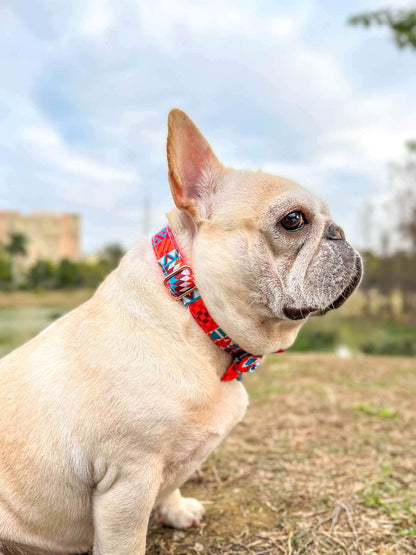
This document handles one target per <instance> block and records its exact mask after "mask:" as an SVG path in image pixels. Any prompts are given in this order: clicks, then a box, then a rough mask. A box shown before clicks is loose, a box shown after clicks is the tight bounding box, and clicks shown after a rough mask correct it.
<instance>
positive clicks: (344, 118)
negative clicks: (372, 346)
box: [0, 0, 416, 249]
mask: <svg viewBox="0 0 416 555" xmlns="http://www.w3.org/2000/svg"><path fill="white" fill-rule="evenodd" d="M377 7H381V4H380V2H378V0H366V1H365V2H360V3H358V2H355V3H354V2H353V3H350V2H346V1H345V2H344V3H343V2H341V3H337V5H336V6H335V4H334V5H332V4H331V5H330V4H328V3H325V4H324V3H320V2H319V1H314V0H294V2H292V3H291V4H289V5H279V4H276V3H274V2H269V3H267V2H266V3H262V4H258V3H254V2H251V1H249V0H239V1H238V2H237V1H231V2H227V3H224V2H223V1H222V0H212V1H211V2H206V1H203V0H196V1H194V2H191V1H189V0H170V1H168V0H155V1H153V2H151V3H150V2H140V1H138V0H118V1H117V2H116V1H115V0H113V1H111V0H91V2H82V1H81V0H75V1H74V2H71V8H70V9H69V8H68V5H66V6H65V7H62V9H58V8H57V5H56V3H54V2H52V1H51V0H37V2H36V6H35V3H33V4H32V3H24V2H17V3H13V4H12V3H10V8H9V9H8V10H5V11H4V12H2V15H4V17H3V18H2V19H1V20H0V37H1V38H0V41H1V45H0V46H2V48H1V49H0V62H1V63H4V65H5V68H6V71H5V72H4V73H7V79H5V80H4V86H3V91H0V110H1V109H2V106H3V110H4V114H5V118H4V123H3V125H2V128H1V129H0V145H1V147H2V149H1V150H2V151H3V154H2V153H0V199H1V198H2V197H3V198H7V199H8V204H9V205H13V202H17V201H19V202H20V199H21V198H27V200H26V201H25V202H27V203H30V202H35V201H34V200H33V197H31V196H30V195H24V194H23V193H24V191H25V190H29V188H30V187H31V180H32V177H33V179H36V180H37V181H36V182H37V187H38V188H39V191H40V195H43V198H44V202H45V203H48V202H51V203H53V205H54V206H58V205H59V206H60V207H62V208H65V207H67V208H68V209H70V210H80V211H81V212H82V214H83V216H84V220H85V221H86V222H89V223H88V226H89V227H86V229H87V231H86V236H87V237H88V243H87V246H88V248H89V249H90V248H92V247H93V246H94V245H96V246H99V245H100V244H101V243H103V242H105V241H107V240H109V239H116V238H117V234H118V233H119V234H120V236H121V235H123V237H124V236H125V235H126V233H127V231H126V229H127V228H126V225H125V221H128V222H130V223H131V225H132V233H136V231H137V229H136V227H135V226H134V225H133V223H134V222H135V221H136V219H137V218H139V219H140V218H141V213H142V211H141V210H140V202H141V200H140V199H141V198H142V196H143V194H142V193H143V188H144V187H149V188H150V189H151V195H152V200H153V204H154V205H155V206H154V209H153V212H152V220H154V221H155V222H156V221H159V220H158V218H159V217H161V214H162V212H163V211H164V210H165V208H164V207H168V206H169V204H170V203H171V200H170V194H169V187H168V183H167V179H166V161H165V141H166V116H167V112H168V110H169V108H171V107H173V106H178V107H180V108H182V109H185V111H189V113H190V115H191V117H193V119H194V120H195V121H196V123H197V124H199V125H200V126H201V128H202V130H203V131H204V133H205V134H206V135H207V137H208V138H209V139H211V140H212V142H213V145H214V147H215V149H216V151H217V153H218V154H219V155H220V156H223V157H224V162H225V163H227V164H230V163H233V162H234V163H235V164H236V165H237V166H242V167H254V168H257V167H262V168H263V169H265V170H268V171H272V172H275V173H278V174H281V175H286V176H287V177H292V178H294V179H296V180H298V181H300V182H301V184H304V185H306V186H309V187H311V188H313V189H314V190H315V191H316V192H319V193H320V194H323V195H329V197H330V200H332V201H333V203H334V206H333V208H334V211H335V212H339V213H342V212H344V213H345V212H347V211H349V214H348V217H347V219H348V224H347V227H349V228H350V230H348V229H347V232H348V231H349V232H350V234H351V235H352V236H353V238H354V239H355V240H357V239H358V238H359V237H358V234H357V231H356V229H357V226H356V225H355V223H354V218H355V219H356V220H357V219H358V218H357V214H356V207H357V202H356V199H357V198H360V199H362V202H364V201H365V199H366V198H367V197H368V196H369V195H371V194H379V192H380V189H382V187H383V186H384V184H385V182H386V178H385V170H384V168H385V162H386V161H388V160H391V159H394V158H395V157H397V156H398V155H399V153H400V152H401V149H402V144H403V141H404V140H405V139H407V138H409V137H412V136H413V135H414V129H416V115H415V113H414V110H413V104H414V94H413V93H414V85H415V84H416V83H415V81H416V77H415V78H413V81H412V77H411V76H410V74H409V69H408V66H406V67H405V63H406V64H407V63H408V62H407V61H406V62H403V60H404V59H405V60H408V58H403V56H404V55H405V54H403V53H397V55H396V53H395V51H394V46H393V45H392V44H391V43H390V42H389V39H387V37H388V32H387V31H386V30H380V29H379V30H378V31H377V32H376V33H373V32H368V31H365V30H363V29H359V28H350V27H348V26H347V25H346V18H347V16H348V15H349V14H350V13H355V12H360V11H365V10H367V9H376V8H377ZM371 37H375V38H374V40H376V41H378V42H377V46H378V48H377V50H376V55H377V59H378V58H379V57H384V58H385V59H386V62H385V73H383V75H380V74H377V72H375V71H374V70H373V60H372V56H374V55H375V54H372V53H371V48H370V43H371V40H373V39H372V38H371ZM367 51H368V54H367ZM384 58H383V59H384ZM400 64H403V70H401V66H400ZM389 72H392V74H393V73H394V76H392V78H391V79H389ZM0 115H1V113H0ZM354 180H359V181H361V182H362V186H361V188H360V187H358V186H355V188H354V191H353V193H352V194H351V195H350V196H351V197H353V198H352V200H348V199H345V196H344V194H345V193H348V191H346V189H345V188H346V187H352V188H353V185H351V183H353V181H354ZM1 183H3V190H2V189H1ZM358 189H360V190H358ZM16 190H19V191H20V195H19V196H18V195H17V193H15V191H16ZM341 190H342V192H343V194H342V195H341V194H339V191H341ZM334 191H338V194H335V193H334ZM6 193H7V194H6ZM8 195H10V198H9V196H8ZM13 195H15V196H13ZM360 195H361V196H360ZM39 202H40V201H39ZM345 203H347V205H346V204H345ZM348 203H349V204H348ZM354 203H355V204H354ZM4 204H6V203H5V202H3V205H4ZM159 205H160V206H161V207H163V210H162V209H160V210H159V209H158V206H159ZM100 211H102V213H101V212H100ZM109 213H111V214H112V215H113V216H114V227H113V228H112V227H111V226H110V225H109V223H108V214H109ZM137 228H140V222H139V221H138V223H137ZM111 234H113V235H111Z"/></svg>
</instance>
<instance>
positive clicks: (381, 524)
mask: <svg viewBox="0 0 416 555" xmlns="http://www.w3.org/2000/svg"><path fill="white" fill-rule="evenodd" d="M245 384H246V386H247V388H248V389H249V390H250V394H251V399H252V401H251V407H250V409H249V411H248V414H247V416H246V418H245V420H244V421H243V423H241V424H240V425H239V426H238V427H237V428H236V429H235V430H234V432H233V433H232V434H231V435H230V437H229V438H228V439H227V440H226V442H225V443H224V444H223V445H222V446H221V447H220V448H219V449H218V450H217V451H216V452H215V453H214V454H213V455H212V456H211V457H210V458H209V459H208V461H207V462H206V463H205V465H204V466H203V468H202V470H201V472H200V473H199V474H198V475H197V476H196V477H194V478H193V479H192V480H191V481H190V482H188V484H187V485H186V486H185V487H184V489H183V492H184V493H185V494H186V495H192V496H195V497H198V498H199V499H201V500H202V501H205V504H206V508H207V515H206V518H205V521H204V523H203V525H202V526H201V527H200V528H199V529H192V530H189V531H178V530H171V529H168V528H160V527H159V526H158V525H157V524H156V523H154V522H153V523H152V524H151V528H150V532H149V538H148V553H149V554H152V555H153V554H175V555H179V554H181V555H191V554H194V553H210V554H222V555H226V554H228V553H230V554H231V553H232V554H235V553H241V554H246V553H247V554H254V553H257V554H261V553H262V554H280V553H281V554H308V555H315V554H316V555H318V554H319V555H322V554H331V555H337V554H349V555H350V554H351V555H353V554H370V553H378V554H387V553H391V554H393V553H394V554H395V555H396V554H402V553H403V554H404V553H413V554H414V553H416V476H415V470H416V469H415V465H416V437H415V436H416V405H415V395H416V361H415V359H411V358H407V359H405V358H391V357H389V358H384V357H362V358H354V359H348V360H344V359H339V358H337V357H335V356H333V355H313V354H312V355H311V354H302V355H300V354H285V355H279V356H278V357H272V358H271V359H270V360H269V362H268V363H267V364H265V365H264V366H263V367H262V368H261V369H259V371H258V372H257V373H256V374H255V375H253V376H248V377H247V378H246V379H245Z"/></svg>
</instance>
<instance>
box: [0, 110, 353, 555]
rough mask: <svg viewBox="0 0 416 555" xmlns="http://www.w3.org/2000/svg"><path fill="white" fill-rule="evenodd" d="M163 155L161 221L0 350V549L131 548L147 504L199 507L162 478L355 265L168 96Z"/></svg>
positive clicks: (185, 518)
mask: <svg viewBox="0 0 416 555" xmlns="http://www.w3.org/2000/svg"><path fill="white" fill-rule="evenodd" d="M167 155H168V166H169V183H170V187H171V191H172V196H173V200H174V203H175V205H176V207H175V208H174V209H173V210H172V212H170V213H169V214H168V220H167V222H166V226H165V227H164V228H163V229H162V230H157V229H155V230H154V235H153V237H147V238H143V239H140V240H139V241H137V243H136V244H135V245H134V246H133V248H132V249H131V250H130V251H129V252H128V253H127V254H126V256H125V257H124V258H123V260H122V261H121V263H120V266H119V267H118V268H117V269H116V270H115V271H114V272H112V273H111V274H110V275H109V276H108V277H107V279H106V280H105V281H104V283H103V284H102V285H101V286H100V287H99V288H98V290H97V292H96V293H95V294H94V296H93V297H92V298H91V299H90V300H89V301H88V302H87V303H85V304H84V305H82V306H80V307H79V308H78V309H77V310H74V311H73V312H71V313H69V314H68V315H66V316H64V317H63V318H61V319H60V320H58V321H56V322H55V323H54V324H52V325H51V326H49V327H48V328H47V329H46V330H45V331H43V332H42V333H41V334H40V335H38V336H37V337H36V338H35V339H33V340H32V341H30V342H28V343H27V344H25V345H23V346H22V347H20V348H19V349H17V350H15V351H14V352H12V353H11V354H9V355H8V356H6V357H5V358H4V359H2V361H1V362H0V546H1V547H0V552H1V551H4V553H7V554H14V553H16V554H17V553H37V554H40V553H51V552H52V553H59V554H68V553H82V552H84V551H86V550H88V549H90V548H91V547H93V550H94V554H100V555H115V554H117V555H133V554H134V555H137V554H143V553H144V551H145V543H146V531H147V526H148V520H149V516H150V513H151V511H152V510H155V511H156V512H157V516H158V519H159V520H160V521H161V522H162V523H165V524H167V525H170V526H173V527H177V528H187V527H189V526H196V525H198V524H199V523H200V521H201V519H202V518H203V515H204V508H203V506H202V504H201V503H200V502H199V501H197V500H196V499H189V498H184V497H182V495H181V493H180V491H179V489H178V488H179V487H180V486H181V485H182V484H183V483H184V482H185V481H186V479H187V478H188V477H189V476H190V475H191V474H192V473H193V472H194V471H195V469H197V468H198V467H199V465H200V464H201V463H202V461H203V460H204V459H205V458H206V457H207V456H208V455H209V454H210V453H211V451H212V450H213V449H214V448H215V447H216V446H217V445H218V444H219V443H220V442H221V441H222V440H223V438H224V437H225V436H226V435H227V434H228V433H229V432H230V430H231V429H232V428H233V427H234V426H235V424H236V423H237V422H239V421H240V420H241V419H242V418H243V416H244V413H245V410H246V407H247V394H246V391H245V389H244V386H243V385H242V383H241V377H242V376H243V375H244V374H245V373H249V372H252V371H253V370H254V369H255V368H256V367H257V366H258V364H259V363H260V361H261V357H262V355H265V354H267V353H273V352H277V351H280V350H284V349H287V348H288V347H289V346H290V345H291V344H292V343H293V341H294V340H295V338H296V335H297V333H298V331H299V329H300V327H301V326H302V324H303V323H304V322H305V320H306V319H307V318H309V317H313V316H317V315H322V314H324V313H325V312H327V311H328V310H330V309H331V308H337V307H338V306H339V305H340V304H342V303H343V302H344V300H345V299H346V298H347V297H348V296H349V295H350V294H351V293H352V291H353V290H354V289H355V288H356V286H357V284H358V282H359V280H360V276H361V260H360V257H359V255H358V254H357V253H356V252H355V250H354V249H353V248H351V246H350V245H349V244H348V243H347V242H346V240H345V237H344V233H343V231H342V229H341V228H340V227H339V226H338V225H337V224H336V223H335V222H334V221H333V220H332V219H331V216H330V214H329V211H328V207H327V206H326V204H325V203H324V202H323V201H322V200H320V199H319V198H317V197H316V196H314V195H313V194H311V193H310V192H308V191H307V190H305V189H303V188H302V187H301V186H299V185H297V184H296V183H294V182H292V181H289V180H288V179H284V178H282V177H276V176H273V175H269V174H266V173H263V172H261V171H255V172H252V171H246V170H244V171H241V170H233V169H230V168H227V167H225V166H223V165H222V164H221V162H220V161H219V160H218V159H217V157H216V156H215V154H214V152H213V151H212V149H211V147H210V146H209V144H208V142H207V141H206V139H205V138H204V137H203V136H202V134H201V133H200V131H199V130H198V129H197V128H196V127H195V125H194V124H193V123H192V121H191V120H190V119H189V118H188V117H187V116H186V115H185V114H184V113H183V112H181V111H179V110H173V111H172V112H171V113H170V115H169V130H168V142H167ZM281 356H284V355H281ZM259 371H260V372H261V368H260V369H259Z"/></svg>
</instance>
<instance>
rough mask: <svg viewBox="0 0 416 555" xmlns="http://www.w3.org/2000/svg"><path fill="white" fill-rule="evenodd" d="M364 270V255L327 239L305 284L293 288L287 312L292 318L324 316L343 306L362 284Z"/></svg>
mask: <svg viewBox="0 0 416 555" xmlns="http://www.w3.org/2000/svg"><path fill="white" fill-rule="evenodd" d="M362 272H363V266H362V261H361V257H360V255H359V254H358V252H357V251H356V250H354V249H353V248H352V247H351V245H349V244H348V243H346V242H345V241H343V242H342V243H340V242H329V241H325V242H323V243H322V244H321V247H320V249H319V251H318V253H317V255H316V256H315V257H314V258H313V259H312V261H311V263H310V265H309V267H308V269H307V272H306V274H305V279H304V281H303V283H297V284H296V290H295V291H291V297H292V299H291V300H290V301H289V302H288V303H287V304H286V306H285V308H284V314H285V316H286V317H287V318H289V319H290V320H301V319H303V318H306V317H307V316H309V315H313V316H320V315H322V314H325V313H326V312H328V311H329V310H332V309H334V308H338V307H340V306H341V305H342V304H344V302H345V301H346V300H347V299H348V297H350V296H351V294H352V293H353V292H354V291H355V289H356V288H357V287H358V285H359V283H360V281H361V276H362Z"/></svg>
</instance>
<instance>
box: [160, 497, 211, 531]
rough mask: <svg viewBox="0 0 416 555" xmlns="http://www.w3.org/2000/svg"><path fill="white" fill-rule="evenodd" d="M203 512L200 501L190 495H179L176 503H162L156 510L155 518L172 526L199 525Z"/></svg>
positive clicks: (180, 527)
mask: <svg viewBox="0 0 416 555" xmlns="http://www.w3.org/2000/svg"><path fill="white" fill-rule="evenodd" d="M204 514H205V509H204V506H203V505H202V503H200V502H199V501H198V500H197V499H193V498H192V497H181V498H180V500H178V501H177V502H176V503H166V504H162V505H161V506H160V507H159V508H158V510H157V516H156V518H157V520H158V522H161V523H162V524H164V525H165V526H171V527H172V528H179V529H184V528H190V527H191V526H199V525H200V524H201V520H202V518H203V516H204Z"/></svg>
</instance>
